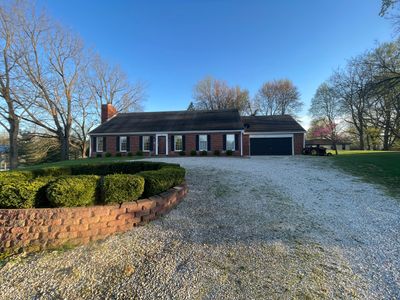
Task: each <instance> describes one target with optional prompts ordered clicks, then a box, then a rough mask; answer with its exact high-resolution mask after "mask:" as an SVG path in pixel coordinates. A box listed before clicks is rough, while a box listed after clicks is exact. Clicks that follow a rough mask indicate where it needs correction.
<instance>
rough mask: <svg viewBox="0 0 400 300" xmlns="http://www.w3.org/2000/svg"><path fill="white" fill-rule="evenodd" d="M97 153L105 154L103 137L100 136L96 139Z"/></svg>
mask: <svg viewBox="0 0 400 300" xmlns="http://www.w3.org/2000/svg"><path fill="white" fill-rule="evenodd" d="M96 152H103V137H102V136H98V137H97V138H96Z"/></svg>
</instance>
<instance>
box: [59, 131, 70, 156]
mask: <svg viewBox="0 0 400 300" xmlns="http://www.w3.org/2000/svg"><path fill="white" fill-rule="evenodd" d="M60 145H61V160H69V137H68V136H64V135H63V136H61V137H60Z"/></svg>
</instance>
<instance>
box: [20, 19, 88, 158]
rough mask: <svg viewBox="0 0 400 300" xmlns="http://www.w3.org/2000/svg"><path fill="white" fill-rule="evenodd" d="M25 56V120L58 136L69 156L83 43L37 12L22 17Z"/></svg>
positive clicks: (23, 56) (21, 59)
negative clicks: (26, 94) (31, 92)
mask: <svg viewBox="0 0 400 300" xmlns="http://www.w3.org/2000/svg"><path fill="white" fill-rule="evenodd" d="M19 22H20V24H21V26H22V33H21V35H20V36H19V45H20V47H21V52H22V53H23V55H22V56H21V58H20V59H18V61H17V63H18V66H19V67H20V69H21V71H22V72H23V74H24V76H25V77H26V86H27V90H30V91H33V92H34V93H35V94H34V95H32V94H29V95H28V96H27V97H26V98H25V99H24V101H21V104H22V105H23V106H24V108H25V112H26V115H27V117H24V119H25V120H26V121H28V122H31V123H33V124H35V125H37V126H39V127H41V128H42V129H43V130H45V131H46V132H49V133H51V134H53V135H54V136H56V137H57V139H58V141H59V143H60V146H61V159H62V160H66V159H69V147H70V142H71V141H70V137H71V128H72V119H73V101H74V97H75V95H76V93H77V87H78V84H77V83H78V82H79V80H80V78H79V76H80V74H81V73H82V69H83V68H84V65H83V64H82V61H83V44H82V41H81V40H80V39H79V38H77V37H76V36H75V35H74V34H72V33H71V32H69V31H67V30H65V29H64V28H62V27H61V26H59V25H58V24H55V23H54V22H52V21H51V20H49V19H48V18H47V17H46V16H36V15H35V14H34V12H31V11H29V12H27V13H22V14H21V15H20V16H19Z"/></svg>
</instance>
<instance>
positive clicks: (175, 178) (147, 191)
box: [137, 166, 186, 197]
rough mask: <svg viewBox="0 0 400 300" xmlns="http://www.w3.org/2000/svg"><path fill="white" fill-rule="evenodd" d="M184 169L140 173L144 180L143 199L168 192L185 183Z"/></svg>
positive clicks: (164, 169)
mask: <svg viewBox="0 0 400 300" xmlns="http://www.w3.org/2000/svg"><path fill="white" fill-rule="evenodd" d="M185 172H186V171H185V169H184V168H181V167H177V166H175V167H164V168H161V169H160V170H157V171H145V172H140V173H138V174H137V175H138V176H142V177H143V178H144V192H143V196H144V197H150V196H153V195H156V194H159V193H161V192H164V191H166V190H168V189H169V188H171V187H174V186H176V185H179V184H181V183H182V182H184V181H185Z"/></svg>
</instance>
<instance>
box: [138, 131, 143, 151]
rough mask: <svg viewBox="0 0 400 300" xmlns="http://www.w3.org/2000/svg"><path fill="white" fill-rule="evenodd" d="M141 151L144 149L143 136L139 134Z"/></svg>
mask: <svg viewBox="0 0 400 300" xmlns="http://www.w3.org/2000/svg"><path fill="white" fill-rule="evenodd" d="M139 151H143V137H142V136H141V135H139Z"/></svg>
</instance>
